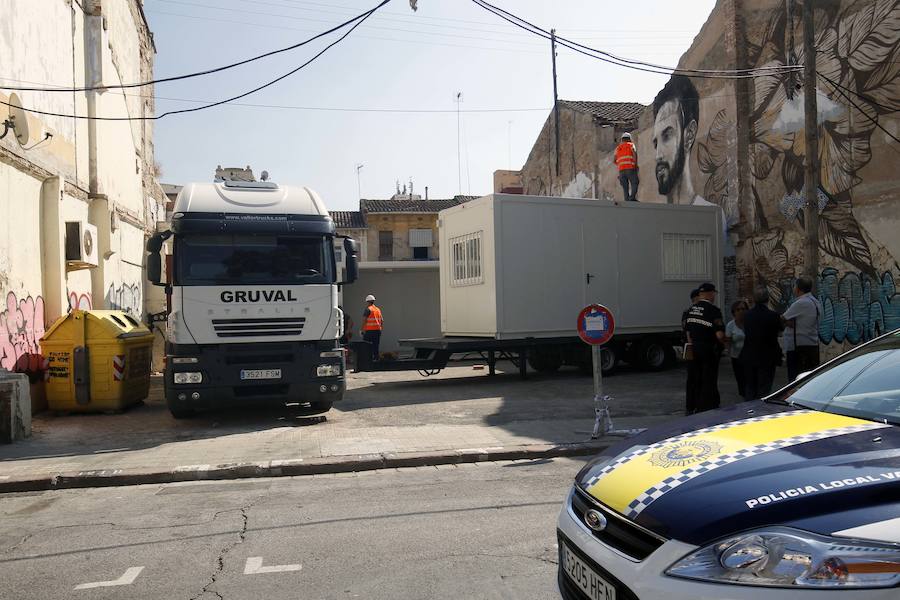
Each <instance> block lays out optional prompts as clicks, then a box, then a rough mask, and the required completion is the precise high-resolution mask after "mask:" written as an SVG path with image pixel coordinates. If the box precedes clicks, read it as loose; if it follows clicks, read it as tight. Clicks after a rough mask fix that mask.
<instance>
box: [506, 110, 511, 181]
mask: <svg viewBox="0 0 900 600" xmlns="http://www.w3.org/2000/svg"><path fill="white" fill-rule="evenodd" d="M506 168H507V169H508V170H510V171H512V121H507V122H506Z"/></svg>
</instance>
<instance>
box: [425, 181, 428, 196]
mask: <svg viewBox="0 0 900 600" xmlns="http://www.w3.org/2000/svg"><path fill="white" fill-rule="evenodd" d="M425 199H426V200H428V186H427V185H426V186H425Z"/></svg>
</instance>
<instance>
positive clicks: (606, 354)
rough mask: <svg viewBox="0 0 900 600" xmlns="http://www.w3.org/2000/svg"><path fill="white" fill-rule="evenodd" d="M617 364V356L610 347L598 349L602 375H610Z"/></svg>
mask: <svg viewBox="0 0 900 600" xmlns="http://www.w3.org/2000/svg"><path fill="white" fill-rule="evenodd" d="M618 364H619V354H618V352H616V349H615V348H614V347H612V346H603V347H602V348H600V371H601V372H602V373H603V374H604V375H612V374H613V373H614V372H615V370H616V367H617V366H618Z"/></svg>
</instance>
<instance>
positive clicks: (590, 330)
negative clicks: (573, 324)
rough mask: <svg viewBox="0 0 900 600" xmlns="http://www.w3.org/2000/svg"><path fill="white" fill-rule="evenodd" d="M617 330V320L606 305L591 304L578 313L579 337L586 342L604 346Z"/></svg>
mask: <svg viewBox="0 0 900 600" xmlns="http://www.w3.org/2000/svg"><path fill="white" fill-rule="evenodd" d="M615 330H616V320H615V319H614V318H613V314H612V312H611V311H610V310H609V309H608V308H606V307H605V306H602V305H600V304H590V305H588V306H585V307H584V309H582V311H581V312H580V313H578V337H580V338H581V341H583V342H584V343H586V344H590V345H592V346H602V345H603V344H605V343H606V342H608V341H609V340H610V339H611V338H612V336H613V333H615Z"/></svg>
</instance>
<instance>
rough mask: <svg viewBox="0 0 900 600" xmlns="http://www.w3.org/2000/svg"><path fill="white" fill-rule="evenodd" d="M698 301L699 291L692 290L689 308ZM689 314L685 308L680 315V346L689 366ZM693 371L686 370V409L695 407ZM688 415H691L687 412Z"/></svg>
mask: <svg viewBox="0 0 900 600" xmlns="http://www.w3.org/2000/svg"><path fill="white" fill-rule="evenodd" d="M699 301H700V290H698V289H697V288H694V289H692V290H691V307H693V306H694V305H696V304H697V303H698V302H699ZM689 312H691V309H690V307H689V308H686V309H685V310H684V312H683V313H681V345H682V346H684V360H685V361H686V362H688V363H689V364H690V361H692V360H693V352H691V353H690V354H689V353H688V348H689V346H688V345H687V343H688V334H687V318H688V313H689ZM693 374H694V373H693V371H692V370H691V369H690V368H688V376H687V381H686V382H685V386H684V400H685V405H686V406H688V407H692V406H694V405H695V402H694V396H695V395H696V393H697V382H696V381H695V380H694V379H695V378H694V377H693ZM689 410H690V409H689ZM688 414H691V413H690V412H688Z"/></svg>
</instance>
